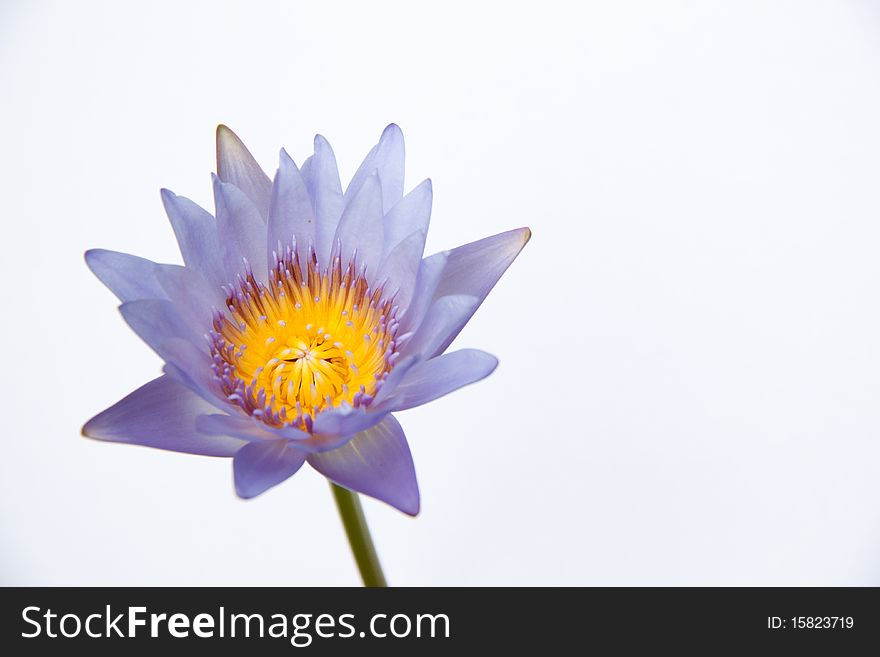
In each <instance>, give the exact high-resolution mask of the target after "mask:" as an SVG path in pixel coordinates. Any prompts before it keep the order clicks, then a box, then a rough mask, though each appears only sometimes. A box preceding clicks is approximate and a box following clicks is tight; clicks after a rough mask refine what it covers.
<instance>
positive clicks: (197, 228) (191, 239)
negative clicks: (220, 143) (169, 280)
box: [161, 189, 228, 286]
mask: <svg viewBox="0 0 880 657" xmlns="http://www.w3.org/2000/svg"><path fill="white" fill-rule="evenodd" d="M161 193H162V204H163V205H164V206H165V213H166V214H167V215H168V219H169V221H170V222H171V228H172V229H174V235H175V236H176V237H177V244H178V245H179V246H180V254H181V255H182V256H183V262H184V263H185V264H186V266H187V267H192V268H193V269H195V270H197V271H199V272H201V273H202V275H203V276H204V277H205V278H206V279H207V280H208V281H210V282H211V283H213V284H214V285H218V286H219V285H222V284H223V283H226V282H227V280H228V279H227V277H226V273H225V271H224V270H223V262H222V260H221V257H220V253H221V251H220V235H219V234H218V232H217V221H216V220H215V219H214V217H212V216H211V213H210V212H208V211H207V210H205V209H203V208H202V207H200V206H199V205H197V204H195V203H193V202H192V201H190V200H189V199H188V198H185V197H183V196H177V195H176V194H174V193H173V192H171V191H169V190H167V189H163V190H162V192H161Z"/></svg>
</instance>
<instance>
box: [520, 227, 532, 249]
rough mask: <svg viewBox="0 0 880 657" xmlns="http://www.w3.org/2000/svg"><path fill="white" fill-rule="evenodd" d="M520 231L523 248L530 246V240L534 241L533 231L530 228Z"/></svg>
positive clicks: (523, 228)
mask: <svg viewBox="0 0 880 657" xmlns="http://www.w3.org/2000/svg"><path fill="white" fill-rule="evenodd" d="M519 230H520V231H521V232H522V241H523V246H525V245H526V244H528V242H529V240H530V239H532V229H531V228H529V227H528V226H523V227H522V228H520V229H519Z"/></svg>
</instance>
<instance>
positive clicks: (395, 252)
mask: <svg viewBox="0 0 880 657" xmlns="http://www.w3.org/2000/svg"><path fill="white" fill-rule="evenodd" d="M424 250H425V234H424V233H423V232H421V231H416V232H414V233H413V234H412V235H410V236H409V237H407V238H406V239H405V240H403V241H401V242H400V243H398V244H397V246H395V247H394V248H393V249H392V250H391V253H389V254H388V256H387V257H386V258H385V259H384V260H383V261H382V264H381V265H379V269H378V271H377V273H376V280H378V281H380V282H382V281H387V286H388V287H387V288H386V289H387V290H388V291H389V292H390V293H392V294H394V293H395V292H396V293H397V294H396V296H395V302H396V303H397V305H399V306H400V307H401V308H406V307H407V306H409V303H410V299H411V298H412V294H413V289H415V286H416V279H417V278H418V274H419V267H420V266H421V264H422V253H423V252H424Z"/></svg>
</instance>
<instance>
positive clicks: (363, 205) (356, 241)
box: [333, 175, 382, 275]
mask: <svg viewBox="0 0 880 657" xmlns="http://www.w3.org/2000/svg"><path fill="white" fill-rule="evenodd" d="M333 244H334V247H335V246H336V245H337V244H339V245H340V246H341V248H342V251H341V252H339V253H338V254H336V255H339V256H340V257H341V258H342V267H343V269H344V268H345V266H346V264H347V263H349V262H351V259H352V256H353V254H354V252H355V251H357V257H358V268H360V267H361V266H362V265H366V268H367V273H368V274H369V275H373V274H375V273H376V270H377V269H378V266H379V258H381V257H382V186H381V184H380V183H379V177H378V176H377V175H372V176H369V177H368V178H367V179H366V180H365V181H364V184H363V185H362V186H361V188H360V191H358V193H357V195H356V196H355V197H354V198H353V199H352V200H351V201H350V202H349V203H348V204H346V206H345V210H343V211H342V218H341V219H340V220H339V227H338V228H337V229H336V236H335V237H334V239H333Z"/></svg>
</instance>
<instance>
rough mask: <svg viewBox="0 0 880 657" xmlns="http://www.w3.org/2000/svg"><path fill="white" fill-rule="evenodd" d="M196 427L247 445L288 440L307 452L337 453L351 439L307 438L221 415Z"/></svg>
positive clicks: (286, 429) (201, 420)
mask: <svg viewBox="0 0 880 657" xmlns="http://www.w3.org/2000/svg"><path fill="white" fill-rule="evenodd" d="M196 427H198V429H199V431H201V432H202V433H206V434H209V435H223V436H236V437H237V438H243V439H244V440H248V441H253V440H263V441H266V440H278V439H284V440H289V441H291V442H290V444H291V446H292V447H296V448H297V449H301V450H303V451H305V452H326V451H328V450H331V449H336V448H337V447H339V446H340V445H343V444H345V443H346V442H348V441H349V440H350V439H351V436H342V437H339V436H319V435H313V434H308V433H306V432H305V431H300V430H299V429H294V428H293V427H270V426H268V425H267V424H264V423H263V422H260V421H259V420H256V419H254V418H250V417H245V416H243V415H237V416H236V415H225V414H220V413H214V414H211V415H202V416H200V417H199V418H197V419H196Z"/></svg>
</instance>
